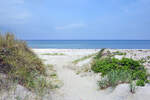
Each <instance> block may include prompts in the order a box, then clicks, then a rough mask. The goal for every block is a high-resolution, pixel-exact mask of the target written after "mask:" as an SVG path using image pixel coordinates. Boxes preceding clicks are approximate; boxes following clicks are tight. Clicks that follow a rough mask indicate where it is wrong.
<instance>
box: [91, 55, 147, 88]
mask: <svg viewBox="0 0 150 100" xmlns="http://www.w3.org/2000/svg"><path fill="white" fill-rule="evenodd" d="M91 69H92V70H93V71H94V72H95V73H101V75H102V77H105V78H106V79H105V80H103V79H102V80H101V81H99V85H100V87H101V86H102V83H103V85H104V83H107V84H106V86H105V85H104V86H102V88H103V87H108V86H116V85H117V84H120V83H129V82H130V81H133V80H138V81H137V83H136V85H138V86H144V85H145V83H146V82H147V81H148V80H147V73H146V69H145V68H144V66H143V65H142V64H141V63H140V62H139V61H136V60H133V59H130V58H122V59H121V60H119V59H116V58H110V57H107V58H104V59H100V60H99V59H95V60H94V61H93V64H92V68H91ZM106 81H107V82H106Z"/></svg>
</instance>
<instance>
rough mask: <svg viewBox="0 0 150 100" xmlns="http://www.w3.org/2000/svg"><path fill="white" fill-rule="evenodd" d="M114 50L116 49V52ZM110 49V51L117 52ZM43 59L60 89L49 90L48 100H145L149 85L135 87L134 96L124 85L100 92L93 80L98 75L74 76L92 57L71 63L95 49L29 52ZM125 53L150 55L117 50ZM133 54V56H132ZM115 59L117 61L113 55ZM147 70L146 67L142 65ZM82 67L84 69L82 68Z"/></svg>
mask: <svg viewBox="0 0 150 100" xmlns="http://www.w3.org/2000/svg"><path fill="white" fill-rule="evenodd" d="M117 50H118V49H117ZM117 50H116V49H111V50H110V51H111V52H113V51H117ZM33 51H34V52H35V53H36V54H37V55H38V56H39V57H40V58H42V59H43V61H44V63H45V64H52V65H54V68H55V69H56V71H57V74H58V77H59V79H60V80H61V81H62V82H63V84H64V85H63V86H62V87H60V88H58V89H56V90H53V91H52V93H51V96H52V100H149V98H150V86H149V85H146V86H145V87H138V88H137V89H136V93H135V94H132V93H130V92H129V85H128V84H121V85H118V86H117V87H116V88H108V89H105V90H100V89H99V88H98V86H97V81H98V80H99V78H100V75H98V74H94V73H92V72H84V73H79V74H77V70H78V69H81V68H80V67H83V68H84V67H85V65H87V66H88V64H89V63H90V61H91V60H92V58H89V59H87V60H84V61H81V62H79V63H78V64H73V63H72V62H73V61H74V60H76V59H79V58H81V57H83V56H87V55H90V54H94V53H96V52H98V51H99V49H33ZM119 51H123V52H127V53H129V54H127V55H126V57H129V58H134V59H141V58H146V57H147V56H150V50H121V49H120V50H119ZM45 53H63V54H64V55H59V54H58V55H43V54H45ZM135 54H136V55H135ZM116 58H121V56H117V57H116ZM145 65H146V67H147V68H149V65H148V64H145ZM85 68H86V67H85Z"/></svg>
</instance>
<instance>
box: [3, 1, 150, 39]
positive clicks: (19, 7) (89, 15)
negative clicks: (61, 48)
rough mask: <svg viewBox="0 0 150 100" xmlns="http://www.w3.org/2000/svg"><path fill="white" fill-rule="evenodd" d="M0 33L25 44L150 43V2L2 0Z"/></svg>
mask: <svg viewBox="0 0 150 100" xmlns="http://www.w3.org/2000/svg"><path fill="white" fill-rule="evenodd" d="M0 31H1V32H3V33H4V32H12V33H14V34H15V35H16V36H17V37H18V38H21V39H24V40H150V0H0Z"/></svg>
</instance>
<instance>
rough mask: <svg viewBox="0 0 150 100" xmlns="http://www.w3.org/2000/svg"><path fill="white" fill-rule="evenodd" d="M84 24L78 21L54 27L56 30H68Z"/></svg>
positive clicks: (81, 26)
mask: <svg viewBox="0 0 150 100" xmlns="http://www.w3.org/2000/svg"><path fill="white" fill-rule="evenodd" d="M85 26H86V24H83V23H78V24H68V25H64V26H59V27H56V29H57V30H69V29H77V28H84V27H85Z"/></svg>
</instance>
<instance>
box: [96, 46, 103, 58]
mask: <svg viewBox="0 0 150 100" xmlns="http://www.w3.org/2000/svg"><path fill="white" fill-rule="evenodd" d="M104 51H105V48H102V49H101V50H100V51H99V52H98V54H97V55H96V56H95V57H94V59H100V58H101V57H102V56H103V52H104Z"/></svg>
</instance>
